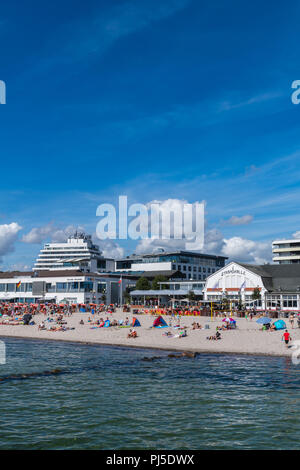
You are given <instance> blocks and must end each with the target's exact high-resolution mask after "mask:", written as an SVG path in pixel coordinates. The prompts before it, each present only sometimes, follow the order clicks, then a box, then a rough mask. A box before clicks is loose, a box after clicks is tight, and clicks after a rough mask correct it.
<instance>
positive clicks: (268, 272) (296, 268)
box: [238, 263, 300, 292]
mask: <svg viewBox="0 0 300 470" xmlns="http://www.w3.org/2000/svg"><path fill="white" fill-rule="evenodd" d="M238 264H240V265H241V266H243V267H244V268H246V269H249V271H252V272H254V273H255V274H257V275H259V276H261V278H262V281H263V284H264V286H265V288H266V289H267V290H268V291H285V292H296V291H297V290H299V291H300V263H299V264H298V263H295V264H264V265H255V264H244V263H238Z"/></svg>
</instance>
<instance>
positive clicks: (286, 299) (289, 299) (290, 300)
mask: <svg viewBox="0 0 300 470" xmlns="http://www.w3.org/2000/svg"><path fill="white" fill-rule="evenodd" d="M282 299H283V307H289V308H291V307H297V296H296V295H283V296H282Z"/></svg>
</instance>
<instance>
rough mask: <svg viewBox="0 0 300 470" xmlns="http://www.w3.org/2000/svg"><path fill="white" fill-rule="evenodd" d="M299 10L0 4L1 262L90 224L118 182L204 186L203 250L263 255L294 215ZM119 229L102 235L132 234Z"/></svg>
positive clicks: (181, 0) (185, 192) (191, 4)
mask: <svg viewBox="0 0 300 470" xmlns="http://www.w3.org/2000/svg"><path fill="white" fill-rule="evenodd" d="M299 10H300V4H299V2H296V1H293V0H292V1H291V2H289V4H288V6H287V4H286V2H283V1H278V2H275V3H272V4H270V3H266V2H265V3H263V2H261V1H260V2H258V1H252V2H251V3H249V4H248V3H247V4H246V3H245V2H240V1H230V0H228V1H214V0H212V1H209V2H208V1H206V2H201V1H199V0H195V1H193V0H160V1H159V2H158V1H157V2H156V1H153V0H152V1H151V0H128V1H112V0H110V1H99V0H98V1H92V0H87V1H86V2H82V1H77V0H75V1H74V0H72V1H64V0H60V1H56V0H54V1H52V2H48V3H47V4H45V3H43V2H38V1H33V0H31V1H27V2H20V1H18V2H17V1H15V0H12V1H10V2H6V4H4V5H2V7H1V17H0V39H1V44H2V48H1V62H0V79H1V80H4V81H5V83H6V86H7V104H6V105H0V133H1V147H0V152H1V170H2V171H1V175H2V178H1V187H0V195H1V198H0V257H1V260H2V267H1V268H0V269H10V268H14V267H20V268H21V267H25V266H31V264H32V261H33V259H34V258H35V257H36V254H37V252H38V250H39V248H40V246H41V245H42V244H43V243H44V242H45V241H46V240H51V239H54V238H55V236H56V237H57V233H58V232H59V233H60V231H65V232H68V230H71V229H72V227H76V226H82V227H84V228H85V229H86V230H87V231H88V232H90V233H94V232H95V228H96V224H97V221H98V220H97V217H96V208H97V206H98V205H99V204H101V203H104V202H116V198H117V196H118V195H119V194H126V195H128V198H129V202H142V203H147V202H149V201H152V200H161V201H165V200H168V199H178V200H186V201H188V202H195V201H202V200H205V201H206V224H207V234H208V241H207V244H206V246H205V248H206V251H208V250H209V251H210V252H213V251H215V252H219V253H223V254H226V255H228V256H230V257H232V258H236V259H240V260H244V261H249V262H263V261H266V260H269V259H270V242H271V240H272V239H274V238H278V237H290V236H292V234H293V233H295V232H297V231H299V230H300V223H299V222H300V220H299V219H300V217H299V196H300V186H299V177H300V168H299V160H300V158H299V157H300V145H299V123H300V105H299V106H297V105H294V104H292V102H291V94H292V89H291V84H292V82H293V81H294V80H296V79H300V75H299V74H300V72H299V57H298V55H299V54H298V47H297V44H298V39H299V24H298V23H299V20H298V18H299V13H300V11H299ZM12 224H17V225H12ZM32 230H34V232H32ZM30 233H31V234H34V235H35V236H32V237H28V236H27V238H26V235H28V234H30ZM54 234H56V235H54ZM24 236H25V238H23V237H24ZM59 236H60V235H59ZM22 239H23V241H22ZM24 240H27V241H24ZM33 242H34V243H33ZM116 244H117V245H116ZM116 244H114V245H113V244H108V245H105V246H104V245H103V248H104V249H105V252H107V253H108V252H109V250H110V249H111V250H112V253H115V252H114V251H113V250H115V249H116V248H117V250H118V249H119V248H118V246H119V245H120V246H121V248H122V249H123V250H124V252H128V251H132V250H133V249H135V246H134V245H135V244H134V243H133V242H122V243H121V242H119V241H116ZM142 248H143V244H140V249H142Z"/></svg>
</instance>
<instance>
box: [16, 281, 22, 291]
mask: <svg viewBox="0 0 300 470" xmlns="http://www.w3.org/2000/svg"><path fill="white" fill-rule="evenodd" d="M20 285H21V281H19V282H18V284H17V289H19V287H20Z"/></svg>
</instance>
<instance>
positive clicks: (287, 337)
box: [282, 330, 292, 348]
mask: <svg viewBox="0 0 300 470" xmlns="http://www.w3.org/2000/svg"><path fill="white" fill-rule="evenodd" d="M282 339H283V340H284V341H285V344H286V347H287V348H288V347H289V342H290V341H291V339H292V338H291V335H290V334H289V332H288V330H285V332H284V333H283V335H282Z"/></svg>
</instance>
